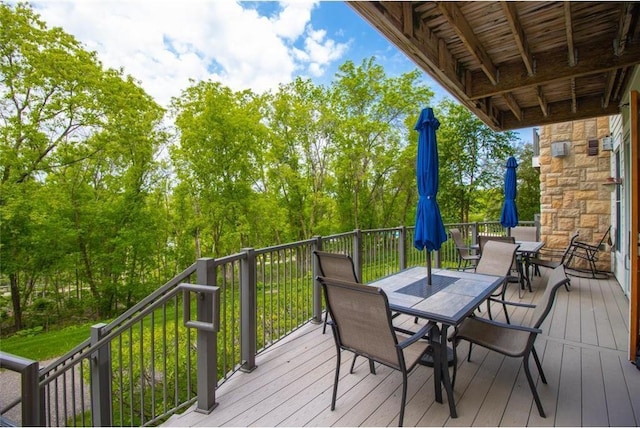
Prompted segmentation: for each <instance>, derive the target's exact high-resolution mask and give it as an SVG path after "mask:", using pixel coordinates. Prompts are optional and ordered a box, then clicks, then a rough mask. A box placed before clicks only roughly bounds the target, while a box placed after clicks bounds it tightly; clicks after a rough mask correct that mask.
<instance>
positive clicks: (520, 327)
mask: <svg viewBox="0 0 640 428" xmlns="http://www.w3.org/2000/svg"><path fill="white" fill-rule="evenodd" d="M474 320H475V321H479V322H483V323H485V324H490V325H494V326H496V327H501V328H508V329H510V330H519V331H527V332H529V333H535V334H542V330H541V329H539V328H533V327H527V326H525V325H516V324H507V323H503V322H500V321H496V320H489V319H486V318H479V317H475V318H474Z"/></svg>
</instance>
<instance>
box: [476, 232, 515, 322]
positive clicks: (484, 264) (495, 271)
mask: <svg viewBox="0 0 640 428" xmlns="http://www.w3.org/2000/svg"><path fill="white" fill-rule="evenodd" d="M511 239H512V242H508V240H487V242H486V243H484V244H481V245H482V246H483V250H482V256H481V257H480V260H479V261H478V265H477V266H476V273H483V274H486V275H496V276H504V277H506V279H505V282H504V283H503V284H502V287H501V289H500V290H499V291H498V292H497V293H495V294H492V295H491V297H490V298H489V299H488V301H487V311H488V313H489V317H490V318H491V302H492V301H496V302H498V303H502V307H503V309H504V316H505V319H506V320H507V323H508V322H509V313H508V312H507V306H506V305H505V304H504V303H503V302H504V300H505V297H506V293H507V284H508V283H509V282H513V281H514V279H513V278H514V277H512V276H511V275H510V273H511V269H512V267H513V263H514V260H515V257H516V251H517V250H518V245H516V244H514V243H513V238H511ZM515 280H516V281H518V283H519V282H520V281H519V280H518V278H515ZM498 296H501V299H496V297H498Z"/></svg>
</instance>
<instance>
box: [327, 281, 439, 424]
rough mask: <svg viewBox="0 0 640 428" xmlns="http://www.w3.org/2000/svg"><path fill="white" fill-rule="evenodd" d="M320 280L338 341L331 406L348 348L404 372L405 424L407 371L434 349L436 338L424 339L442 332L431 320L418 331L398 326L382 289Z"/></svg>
mask: <svg viewBox="0 0 640 428" xmlns="http://www.w3.org/2000/svg"><path fill="white" fill-rule="evenodd" d="M318 281H319V282H320V284H321V285H322V290H323V292H324V296H325V299H326V301H327V307H328V309H329V312H330V313H331V320H330V321H329V325H330V326H331V329H332V331H333V337H334V340H335V344H336V355H337V358H336V372H335V378H334V383H333V396H332V398H331V410H335V407H336V397H337V394H338V381H339V379H340V357H341V353H342V352H341V351H342V350H347V351H351V352H353V353H354V354H355V355H356V356H357V355H362V356H364V357H367V358H369V362H370V365H372V364H373V361H376V362H378V363H380V364H384V365H385V366H388V367H391V368H392V369H395V370H398V371H400V372H401V373H402V401H401V403H400V416H399V419H398V425H399V426H402V423H403V420H404V407H405V403H406V400H407V375H408V373H409V372H411V370H413V368H414V367H415V366H416V365H417V364H418V363H419V362H420V359H421V358H422V356H423V355H424V354H425V353H427V352H430V351H433V347H434V344H435V343H436V342H435V340H434V344H432V343H431V342H430V341H428V340H423V339H426V338H427V335H429V334H438V329H437V327H436V326H435V323H433V322H430V323H428V324H426V325H424V326H423V327H422V328H421V329H420V330H418V331H417V332H415V333H413V332H409V331H407V330H403V329H398V328H396V327H394V326H393V323H392V319H393V317H392V315H391V311H390V310H389V301H388V300H387V295H386V294H385V293H384V291H382V290H381V289H379V288H377V287H371V286H367V285H362V284H357V283H355V282H347V281H341V280H338V279H334V278H326V277H318ZM432 330H433V331H432ZM435 346H437V344H436V345H435ZM438 354H439V353H437V352H433V357H434V358H437V355H438Z"/></svg>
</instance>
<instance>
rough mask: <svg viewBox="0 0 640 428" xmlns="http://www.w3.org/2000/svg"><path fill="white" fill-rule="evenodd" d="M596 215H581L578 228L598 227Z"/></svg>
mask: <svg viewBox="0 0 640 428" xmlns="http://www.w3.org/2000/svg"><path fill="white" fill-rule="evenodd" d="M598 218H599V216H598V215H597V214H582V215H581V216H580V227H588V228H596V227H598Z"/></svg>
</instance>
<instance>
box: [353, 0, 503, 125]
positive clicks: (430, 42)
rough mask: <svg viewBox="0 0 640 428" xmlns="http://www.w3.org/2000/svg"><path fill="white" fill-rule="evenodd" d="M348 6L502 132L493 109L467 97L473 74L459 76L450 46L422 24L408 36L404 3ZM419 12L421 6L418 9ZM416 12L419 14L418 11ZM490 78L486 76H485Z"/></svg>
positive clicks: (355, 4)
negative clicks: (492, 111)
mask: <svg viewBox="0 0 640 428" xmlns="http://www.w3.org/2000/svg"><path fill="white" fill-rule="evenodd" d="M347 3H348V5H349V6H350V7H351V8H352V9H353V10H355V11H356V12H357V13H358V14H359V15H361V16H362V17H363V18H364V19H365V20H366V21H368V22H369V23H370V24H371V25H373V26H374V27H375V28H377V29H378V30H379V31H380V32H381V33H382V34H383V35H384V36H385V37H386V38H387V39H388V40H389V41H390V42H391V43H392V44H394V45H395V46H397V47H398V49H400V50H401V51H403V52H404V53H405V54H406V55H407V56H409V58H411V59H413V61H414V62H415V63H416V65H418V67H420V68H422V69H423V70H425V71H427V72H428V73H430V74H431V75H432V76H433V77H434V78H435V79H436V80H437V81H438V82H439V83H440V84H441V85H442V86H444V87H445V88H447V90H448V91H449V92H450V93H451V95H453V96H454V97H455V98H456V99H457V100H458V101H459V102H460V103H461V104H463V105H464V106H466V107H467V108H468V109H469V110H471V111H473V112H474V113H475V114H476V115H477V116H478V119H480V120H482V121H483V122H484V123H486V124H487V125H488V126H489V127H491V128H492V129H494V130H496V131H497V130H499V129H498V127H497V126H498V118H497V116H496V115H495V114H492V113H491V109H481V108H479V107H478V102H477V101H475V100H470V99H469V97H468V96H467V95H466V86H467V85H468V84H469V82H470V76H471V75H470V74H468V73H464V74H463V75H462V76H461V77H460V76H458V73H457V70H456V64H457V61H456V59H455V58H454V57H453V55H451V53H450V52H449V51H448V50H447V49H446V43H445V42H444V41H443V40H441V39H439V38H438V37H436V36H435V35H434V34H433V33H432V32H431V31H430V30H429V29H428V28H426V27H425V26H423V25H422V24H420V25H419V26H418V27H417V28H416V26H415V25H413V35H407V34H405V33H404V31H405V30H407V29H408V25H407V27H405V23H408V19H407V18H403V17H404V13H405V9H404V7H405V6H404V5H403V3H401V2H373V1H348V2H347ZM416 10H419V7H418V8H417V9H416ZM414 12H415V11H414ZM485 79H486V77H485Z"/></svg>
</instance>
